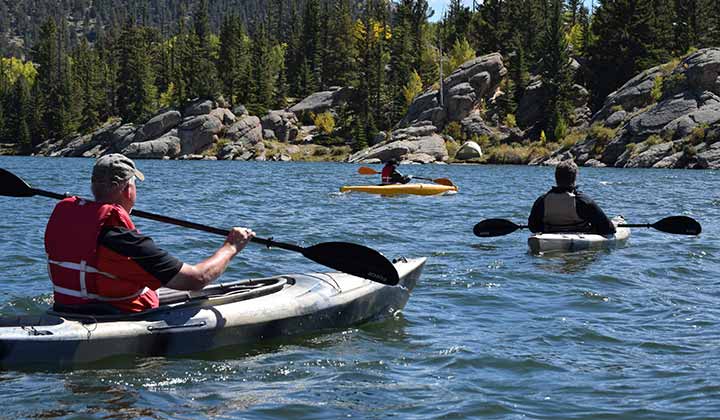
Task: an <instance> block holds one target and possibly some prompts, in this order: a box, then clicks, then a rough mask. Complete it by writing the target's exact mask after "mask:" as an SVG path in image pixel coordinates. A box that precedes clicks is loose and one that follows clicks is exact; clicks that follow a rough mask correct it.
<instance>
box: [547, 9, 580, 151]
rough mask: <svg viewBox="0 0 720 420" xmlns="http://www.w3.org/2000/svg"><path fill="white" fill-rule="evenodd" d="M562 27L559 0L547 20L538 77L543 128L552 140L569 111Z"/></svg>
mask: <svg viewBox="0 0 720 420" xmlns="http://www.w3.org/2000/svg"><path fill="white" fill-rule="evenodd" d="M563 28H564V24H563V7H562V0H552V5H551V12H550V21H549V25H548V27H547V29H546V31H545V35H544V42H543V51H542V52H543V61H542V63H541V65H540V76H541V78H542V82H543V88H544V90H545V93H546V97H545V103H544V104H543V115H544V116H545V120H544V121H543V122H542V128H543V129H544V131H545V133H546V134H547V133H551V137H552V139H553V140H557V136H558V130H556V129H557V128H558V127H562V126H563V124H565V123H564V119H565V118H566V116H567V115H568V114H569V113H570V111H571V106H570V95H571V89H572V73H571V68H570V57H569V55H568V44H567V40H566V38H565V32H564V30H563Z"/></svg>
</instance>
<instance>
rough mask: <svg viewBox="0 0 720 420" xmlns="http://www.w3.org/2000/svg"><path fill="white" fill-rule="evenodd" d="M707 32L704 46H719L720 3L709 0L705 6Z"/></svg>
mask: <svg viewBox="0 0 720 420" xmlns="http://www.w3.org/2000/svg"><path fill="white" fill-rule="evenodd" d="M706 10H707V19H708V28H709V29H708V32H707V40H706V45H708V46H713V45H714V46H718V45H720V2H719V1H712V0H709V1H708V4H707V5H706Z"/></svg>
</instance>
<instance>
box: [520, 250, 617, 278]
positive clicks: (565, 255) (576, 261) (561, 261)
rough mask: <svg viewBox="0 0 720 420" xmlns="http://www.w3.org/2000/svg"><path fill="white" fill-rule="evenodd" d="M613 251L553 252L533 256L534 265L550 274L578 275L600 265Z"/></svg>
mask: <svg viewBox="0 0 720 420" xmlns="http://www.w3.org/2000/svg"><path fill="white" fill-rule="evenodd" d="M611 252H612V249H593V250H585V251H575V252H552V253H541V254H532V255H533V257H534V258H533V265H534V266H535V267H537V268H539V269H541V270H544V271H547V272H549V273H559V274H576V273H582V272H584V271H587V270H588V268H589V267H590V266H592V265H593V264H599V263H600V262H601V260H602V258H603V257H604V256H607V255H608V254H610V253H611Z"/></svg>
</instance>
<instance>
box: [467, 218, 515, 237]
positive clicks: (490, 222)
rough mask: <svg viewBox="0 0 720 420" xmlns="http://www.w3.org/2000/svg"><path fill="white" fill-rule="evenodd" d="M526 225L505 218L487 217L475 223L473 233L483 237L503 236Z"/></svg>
mask: <svg viewBox="0 0 720 420" xmlns="http://www.w3.org/2000/svg"><path fill="white" fill-rule="evenodd" d="M523 227H525V226H519V225H516V224H515V223H513V222H511V221H509V220H505V219H487V220H483V221H482V222H480V223H478V224H476V225H475V227H474V228H473V233H474V234H475V236H479V237H481V238H490V237H493V236H503V235H507V234H509V233H513V232H515V231H516V230H518V229H521V228H523Z"/></svg>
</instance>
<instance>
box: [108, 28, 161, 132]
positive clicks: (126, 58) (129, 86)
mask: <svg viewBox="0 0 720 420" xmlns="http://www.w3.org/2000/svg"><path fill="white" fill-rule="evenodd" d="M145 36H146V33H145V30H144V29H143V28H140V27H137V26H135V24H134V23H133V22H132V21H128V23H127V24H126V26H125V28H124V29H123V32H122V35H121V36H120V42H119V43H118V58H119V64H120V67H119V71H118V90H117V98H118V110H119V112H120V117H121V118H122V119H123V121H125V122H142V121H144V120H145V119H146V118H148V117H149V116H150V115H151V114H152V112H153V111H154V108H155V99H156V97H157V91H156V87H155V85H154V83H153V80H154V78H153V74H152V66H151V63H150V60H151V57H150V54H149V48H148V44H147V40H146V38H145Z"/></svg>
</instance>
